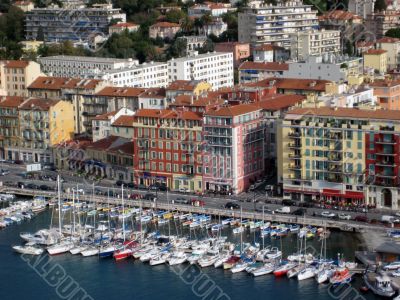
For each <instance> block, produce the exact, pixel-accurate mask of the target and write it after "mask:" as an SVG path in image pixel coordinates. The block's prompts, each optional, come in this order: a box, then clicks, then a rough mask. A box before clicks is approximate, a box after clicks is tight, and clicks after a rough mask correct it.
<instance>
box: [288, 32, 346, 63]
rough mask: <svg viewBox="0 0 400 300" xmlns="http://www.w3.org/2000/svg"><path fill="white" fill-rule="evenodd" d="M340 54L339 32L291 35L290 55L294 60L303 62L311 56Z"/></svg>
mask: <svg viewBox="0 0 400 300" xmlns="http://www.w3.org/2000/svg"><path fill="white" fill-rule="evenodd" d="M325 53H332V54H339V53H340V31H339V30H324V29H322V30H309V31H299V32H294V33H291V34H290V55H291V58H292V59H296V60H303V59H307V58H308V57H309V56H311V55H323V54H325Z"/></svg>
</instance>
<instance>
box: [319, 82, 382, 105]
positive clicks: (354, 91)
mask: <svg viewBox="0 0 400 300" xmlns="http://www.w3.org/2000/svg"><path fill="white" fill-rule="evenodd" d="M376 98H377V97H376V96H374V89H373V88H371V87H369V86H359V87H350V88H348V89H347V91H345V92H343V93H341V94H339V95H327V96H320V97H318V101H320V102H322V103H323V104H324V106H328V107H359V106H370V107H373V106H375V105H376Z"/></svg>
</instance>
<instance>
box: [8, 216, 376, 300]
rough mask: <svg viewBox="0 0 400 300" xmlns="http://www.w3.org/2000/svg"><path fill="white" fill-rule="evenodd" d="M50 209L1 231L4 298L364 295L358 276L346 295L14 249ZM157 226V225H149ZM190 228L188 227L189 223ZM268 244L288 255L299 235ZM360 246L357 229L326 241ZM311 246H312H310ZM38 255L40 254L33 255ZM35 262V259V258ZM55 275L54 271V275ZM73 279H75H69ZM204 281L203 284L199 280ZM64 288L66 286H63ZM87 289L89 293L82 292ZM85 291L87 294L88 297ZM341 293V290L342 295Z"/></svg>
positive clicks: (332, 247)
mask: <svg viewBox="0 0 400 300" xmlns="http://www.w3.org/2000/svg"><path fill="white" fill-rule="evenodd" d="M51 216H52V213H51V210H47V211H45V212H43V213H41V214H40V215H38V216H36V217H35V218H34V219H32V220H30V221H25V222H23V223H21V224H15V225H12V226H9V227H7V228H6V229H3V230H1V231H0V278H1V280H0V299H2V300H9V299H61V298H60V296H61V297H64V299H86V300H87V299H99V300H102V299H163V300H183V299H185V300H186V299H218V297H217V296H216V295H217V293H216V291H220V293H219V295H220V296H221V297H220V298H219V299H221V300H222V299H247V300H248V299H279V300H285V299H288V300H289V299H302V300H303V299H304V300H308V299H310V300H311V299H312V300H315V299H322V300H323V299H363V298H356V296H357V294H356V293H359V292H358V291H359V287H360V286H361V279H360V278H359V277H357V278H356V279H355V280H353V282H352V286H353V287H354V291H352V293H351V294H349V295H348V296H347V297H345V296H341V297H338V295H339V294H336V295H335V294H334V291H332V289H331V288H330V286H329V285H328V284H320V285H319V284H317V283H316V281H315V280H314V279H309V280H305V281H300V282H299V281H297V280H295V279H290V280H289V279H288V278H286V277H283V278H275V277H274V276H273V275H266V276H261V277H256V278H254V277H252V276H250V275H248V274H247V273H246V272H241V273H237V274H232V273H231V272H230V271H229V270H228V271H224V270H222V269H221V268H219V269H215V268H214V267H209V268H204V269H199V268H198V267H196V266H189V265H188V264H184V265H181V266H180V267H178V268H172V267H170V266H168V265H159V266H150V265H149V264H148V263H147V264H146V263H142V262H140V261H135V260H133V259H128V260H124V261H120V262H115V261H114V260H113V259H112V258H106V259H99V258H98V257H97V256H95V257H82V256H80V255H74V256H73V255H71V254H69V253H68V254H62V255H58V256H52V257H50V256H48V255H47V254H43V255H42V256H41V257H39V258H41V259H43V261H41V262H40V263H38V264H37V265H36V266H35V261H32V260H29V259H28V260H27V259H26V257H25V256H21V255H19V254H16V253H15V252H13V251H12V249H11V246H12V245H15V244H21V242H22V241H21V239H20V237H19V233H20V232H26V231H29V232H35V231H37V230H39V229H42V228H46V227H48V226H49V224H50V221H51ZM171 224H172V225H171V226H170V227H169V228H168V226H166V225H164V226H162V227H161V228H159V231H160V232H161V233H162V234H168V233H169V232H170V231H171V230H172V231H176V227H175V226H174V223H173V221H172V222H171ZM151 226H153V225H151ZM178 229H179V228H178ZM186 230H187V232H184V233H185V234H187V233H188V232H189V229H186ZM231 232H232V230H231V229H230V228H229V227H228V228H227V229H224V231H223V233H222V234H223V235H227V236H228V238H229V240H230V241H233V242H240V240H241V237H240V234H237V235H233V234H232V233H231ZM204 234H205V230H204V229H197V230H196V231H192V235H193V237H194V236H195V235H196V237H197V238H200V237H201V236H202V235H204ZM242 239H243V241H249V242H251V241H256V242H259V243H262V240H261V239H260V236H259V233H253V232H250V231H249V230H247V231H245V232H244V233H243V235H242ZM307 243H308V245H309V246H310V248H309V249H312V248H314V249H315V251H320V247H321V246H320V242H319V241H318V239H317V238H314V239H312V240H310V241H307ZM265 245H272V246H277V247H279V248H280V249H282V250H283V252H284V256H287V255H288V254H292V253H293V252H295V251H296V249H297V247H298V241H297V238H296V235H289V236H287V237H284V238H282V239H279V238H278V239H270V238H266V239H265ZM360 246H362V241H361V237H360V236H358V235H356V234H353V233H343V232H332V234H331V236H330V237H329V239H328V242H327V256H328V257H331V258H337V256H338V254H339V253H340V254H342V255H343V257H344V258H346V259H347V260H350V261H353V260H354V251H356V250H359V248H360ZM311 247H312V248H311ZM33 260H38V258H36V257H35V258H33ZM36 262H37V261H36ZM49 270H50V271H52V272H56V271H55V270H58V271H60V272H62V274H61V275H63V276H64V275H65V276H64V277H63V278H66V277H67V276H70V277H68V278H70V279H72V280H73V282H74V285H73V287H71V288H70V291H76V294H75V295H74V294H73V293H69V290H68V287H63V286H60V285H58V281H57V278H56V277H57V276H60V278H61V275H60V273H57V274H58V275H57V274H51V272H49ZM51 275H53V276H51ZM71 282H72V281H71ZM202 282H204V286H202V285H201V283H202ZM63 288H65V290H64V292H63V291H62V289H63ZM83 292H85V293H86V294H84V293H83ZM85 295H86V298H85ZM339 296H340V295H339ZM361 296H362V297H364V298H365V299H375V297H374V296H373V295H372V294H370V293H368V294H361Z"/></svg>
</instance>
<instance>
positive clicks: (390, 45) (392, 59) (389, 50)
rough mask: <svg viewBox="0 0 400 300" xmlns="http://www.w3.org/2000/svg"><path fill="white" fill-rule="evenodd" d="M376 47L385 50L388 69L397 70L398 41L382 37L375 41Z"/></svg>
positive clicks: (399, 51) (399, 45)
mask: <svg viewBox="0 0 400 300" xmlns="http://www.w3.org/2000/svg"><path fill="white" fill-rule="evenodd" d="M376 47H377V48H378V49H382V50H386V55H387V67H388V69H389V70H397V68H398V67H399V65H400V39H396V38H390V37H384V38H381V39H379V40H377V41H376Z"/></svg>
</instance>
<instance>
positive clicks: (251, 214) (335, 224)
mask: <svg viewBox="0 0 400 300" xmlns="http://www.w3.org/2000/svg"><path fill="white" fill-rule="evenodd" d="M0 192H1V193H11V194H15V195H18V196H24V197H34V196H43V197H47V198H51V199H55V198H56V197H57V193H56V192H55V191H38V190H29V189H18V188H12V187H1V188H0ZM61 198H62V199H66V198H68V199H69V198H71V194H68V193H61ZM80 201H88V202H96V203H99V204H107V203H109V204H111V205H120V204H121V199H120V198H115V197H109V198H107V197H106V196H99V195H84V196H80ZM124 202H125V205H127V206H132V207H133V206H136V207H138V206H140V205H141V206H142V207H143V208H157V209H162V210H171V211H174V210H178V211H181V212H186V213H195V214H209V215H213V216H221V217H235V218H239V217H240V214H241V215H242V218H244V219H257V220H263V221H269V222H280V223H291V224H300V225H311V226H316V227H325V226H326V227H328V228H332V229H338V230H342V231H350V232H362V231H366V230H374V231H381V232H385V231H386V230H387V229H388V228H387V227H385V226H382V225H378V224H377V225H375V224H368V223H359V222H354V221H347V220H332V219H323V218H317V217H310V216H306V217H303V216H295V215H290V214H287V215H286V214H274V213H272V214H271V213H265V214H263V213H261V212H256V211H246V210H243V211H242V213H241V212H240V211H239V210H229V209H225V208H210V207H206V206H202V207H199V206H193V205H186V204H175V203H166V202H161V201H150V200H144V199H142V200H132V199H125V200H124Z"/></svg>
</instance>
